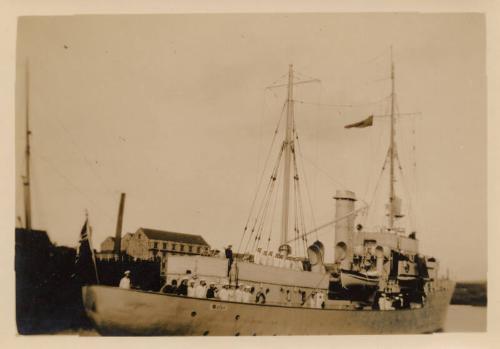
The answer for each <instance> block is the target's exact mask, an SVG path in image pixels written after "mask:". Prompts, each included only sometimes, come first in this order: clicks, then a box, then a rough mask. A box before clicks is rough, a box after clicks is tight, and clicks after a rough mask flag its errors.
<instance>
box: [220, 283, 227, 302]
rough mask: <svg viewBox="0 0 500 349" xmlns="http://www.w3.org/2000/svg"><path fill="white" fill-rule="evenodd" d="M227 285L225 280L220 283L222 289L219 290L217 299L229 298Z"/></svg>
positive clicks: (225, 299)
mask: <svg viewBox="0 0 500 349" xmlns="http://www.w3.org/2000/svg"><path fill="white" fill-rule="evenodd" d="M228 288H229V285H228V283H227V282H224V283H223V284H222V289H221V290H220V291H219V294H218V296H219V299H220V300H221V301H228V300H229V291H228Z"/></svg>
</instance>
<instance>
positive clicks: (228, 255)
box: [225, 245, 233, 276]
mask: <svg viewBox="0 0 500 349" xmlns="http://www.w3.org/2000/svg"><path fill="white" fill-rule="evenodd" d="M232 247H233V246H232V245H228V246H227V247H226V249H225V254H226V258H227V275H228V276H229V272H230V271H231V265H233V250H232Z"/></svg>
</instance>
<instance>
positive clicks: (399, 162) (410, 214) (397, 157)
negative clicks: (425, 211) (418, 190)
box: [396, 156, 415, 227]
mask: <svg viewBox="0 0 500 349" xmlns="http://www.w3.org/2000/svg"><path fill="white" fill-rule="evenodd" d="M396 160H397V162H398V165H399V166H398V169H399V173H400V174H401V179H402V181H403V188H404V189H405V191H406V194H407V195H408V202H409V205H408V206H409V207H408V209H409V211H410V212H409V214H408V217H409V219H410V226H413V227H415V219H414V217H413V206H412V201H413V198H412V195H411V194H410V191H409V189H408V185H407V181H406V176H405V175H404V174H403V167H402V166H401V161H400V160H399V156H396Z"/></svg>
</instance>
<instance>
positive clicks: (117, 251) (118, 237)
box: [113, 193, 125, 258]
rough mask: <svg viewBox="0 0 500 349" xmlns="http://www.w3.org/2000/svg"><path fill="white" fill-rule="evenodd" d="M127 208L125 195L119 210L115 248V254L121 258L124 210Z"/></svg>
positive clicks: (123, 194)
mask: <svg viewBox="0 0 500 349" xmlns="http://www.w3.org/2000/svg"><path fill="white" fill-rule="evenodd" d="M124 208H125V193H122V194H121V197H120V207H119V208H118V220H117V222H116V234H115V246H114V249H113V253H114V255H115V256H117V257H118V258H120V256H121V246H122V225H123V210H124Z"/></svg>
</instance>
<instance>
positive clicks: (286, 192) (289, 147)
mask: <svg viewBox="0 0 500 349" xmlns="http://www.w3.org/2000/svg"><path fill="white" fill-rule="evenodd" d="M293 103H294V102H293V65H292V64H290V65H289V66H288V97H287V103H286V131H285V140H284V142H283V148H284V156H285V157H284V171H283V200H282V205H283V207H282V213H281V239H280V246H283V245H285V244H286V243H287V241H288V223H289V213H290V181H291V178H290V173H291V162H292V151H293V147H294V139H293Z"/></svg>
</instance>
